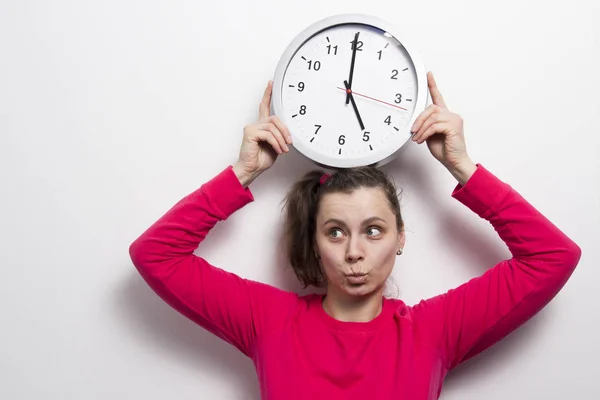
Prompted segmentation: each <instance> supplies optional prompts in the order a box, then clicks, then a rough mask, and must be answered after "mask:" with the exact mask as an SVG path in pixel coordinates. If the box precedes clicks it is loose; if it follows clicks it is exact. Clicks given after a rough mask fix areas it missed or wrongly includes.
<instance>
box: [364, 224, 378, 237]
mask: <svg viewBox="0 0 600 400" xmlns="http://www.w3.org/2000/svg"><path fill="white" fill-rule="evenodd" d="M369 233H373V235H370V236H377V235H378V234H380V233H381V229H380V228H379V227H377V226H371V227H370V228H369V229H367V234H369Z"/></svg>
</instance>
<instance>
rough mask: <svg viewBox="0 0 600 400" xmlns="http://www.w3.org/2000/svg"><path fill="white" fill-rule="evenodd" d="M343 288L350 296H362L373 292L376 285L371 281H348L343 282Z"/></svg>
mask: <svg viewBox="0 0 600 400" xmlns="http://www.w3.org/2000/svg"><path fill="white" fill-rule="evenodd" d="M343 289H344V292H346V293H347V294H349V295H350V296H356V297H363V296H368V295H370V294H372V293H373V292H375V291H376V290H377V287H376V285H374V284H373V283H371V282H366V283H361V284H351V283H349V282H344V284H343Z"/></svg>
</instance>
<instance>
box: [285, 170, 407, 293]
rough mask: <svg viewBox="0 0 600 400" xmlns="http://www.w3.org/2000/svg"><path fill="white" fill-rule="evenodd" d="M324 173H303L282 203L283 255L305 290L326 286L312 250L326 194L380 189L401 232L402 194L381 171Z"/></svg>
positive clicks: (316, 171)
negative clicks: (285, 255)
mask: <svg viewBox="0 0 600 400" xmlns="http://www.w3.org/2000/svg"><path fill="white" fill-rule="evenodd" d="M324 173H325V172H324V171H319V170H313V171H310V172H308V173H306V174H305V175H304V176H303V177H302V178H301V179H300V180H298V181H297V182H295V183H294V185H293V186H292V187H291V188H290V190H289V191H288V193H287V195H286V197H285V199H284V203H285V204H284V208H285V223H284V225H285V246H286V253H287V256H288V260H289V262H290V265H291V267H292V269H293V271H294V273H295V275H296V277H297V278H298V280H299V281H300V283H302V284H303V285H304V287H305V288H306V287H308V286H309V285H312V286H315V287H324V286H325V285H326V283H327V278H326V276H325V275H324V274H323V271H322V270H321V267H320V266H319V262H318V259H317V256H316V254H315V249H314V243H315V233H316V218H317V213H318V211H319V204H320V202H321V199H322V198H323V196H325V195H326V194H328V193H348V194H349V193H352V192H353V191H354V190H356V189H359V188H379V189H381V190H382V191H383V193H384V194H385V197H386V199H387V201H388V203H389V205H390V208H391V209H392V211H393V213H394V215H395V216H396V227H397V228H398V232H401V231H402V230H403V229H404V221H403V220H402V215H401V213H400V201H399V195H400V194H401V192H400V193H398V192H397V189H396V185H395V184H394V182H393V181H392V180H391V179H390V178H388V177H387V175H386V174H385V173H384V172H383V171H381V170H380V169H378V168H377V167H374V166H364V167H354V168H347V169H340V170H337V171H335V172H332V173H331V175H329V176H327V175H324ZM321 182H323V183H321Z"/></svg>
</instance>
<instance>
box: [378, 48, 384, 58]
mask: <svg viewBox="0 0 600 400" xmlns="http://www.w3.org/2000/svg"><path fill="white" fill-rule="evenodd" d="M377 53H378V54H379V59H380V60H381V54H382V53H383V50H379V51H378V52H377Z"/></svg>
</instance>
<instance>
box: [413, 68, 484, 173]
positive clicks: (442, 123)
mask: <svg viewBox="0 0 600 400" xmlns="http://www.w3.org/2000/svg"><path fill="white" fill-rule="evenodd" d="M427 84H428V86H429V92H430V93H431V100H432V101H433V104H431V105H430V106H429V107H427V108H426V109H425V110H424V111H423V112H422V113H421V114H420V115H419V116H418V117H417V119H416V120H415V123H414V124H413V127H412V129H411V132H414V134H413V137H412V139H413V140H414V141H415V142H417V143H418V144H421V143H423V142H427V147H428V148H429V151H430V152H431V154H432V155H433V156H434V157H435V158H436V159H437V160H438V161H439V162H441V163H442V164H443V165H444V166H445V167H446V168H448V169H449V170H454V169H458V168H461V167H463V166H464V165H472V162H471V160H470V159H469V156H468V155H467V148H466V144H465V136H464V133H463V119H462V118H461V116H460V115H458V114H455V113H453V112H451V111H450V110H448V108H447V107H446V103H445V102H444V98H443V97H442V94H441V93H440V91H439V89H438V87H437V85H436V83H435V79H434V78H433V74H432V73H431V72H428V73H427Z"/></svg>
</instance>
